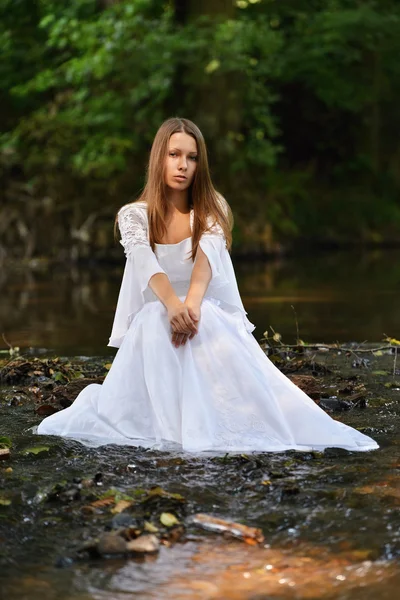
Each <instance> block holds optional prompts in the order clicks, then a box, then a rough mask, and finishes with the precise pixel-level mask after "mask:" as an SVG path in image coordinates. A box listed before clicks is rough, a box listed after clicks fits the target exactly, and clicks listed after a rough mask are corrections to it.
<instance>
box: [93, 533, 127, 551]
mask: <svg viewBox="0 0 400 600" xmlns="http://www.w3.org/2000/svg"><path fill="white" fill-rule="evenodd" d="M96 550H97V552H98V553H99V554H100V556H104V555H106V554H124V553H125V552H126V550H127V543H126V541H125V540H124V539H123V538H122V537H121V536H120V535H116V534H115V533H105V534H103V535H102V536H101V538H100V539H99V541H98V542H97V546H96Z"/></svg>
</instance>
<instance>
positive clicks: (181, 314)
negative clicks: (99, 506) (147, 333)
mask: <svg viewBox="0 0 400 600" xmlns="http://www.w3.org/2000/svg"><path fill="white" fill-rule="evenodd" d="M167 310H168V320H169V322H170V325H171V329H172V331H173V333H179V334H186V335H192V337H193V336H194V335H196V333H197V320H198V319H197V317H196V315H195V313H194V311H193V310H192V308H191V307H190V306H188V305H187V304H186V303H184V302H181V301H180V300H179V299H177V300H175V301H174V302H173V303H171V304H170V305H168V307H167Z"/></svg>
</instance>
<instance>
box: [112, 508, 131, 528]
mask: <svg viewBox="0 0 400 600" xmlns="http://www.w3.org/2000/svg"><path fill="white" fill-rule="evenodd" d="M134 524H135V519H134V518H133V517H132V516H131V515H129V514H128V513H124V512H122V513H119V514H117V515H115V517H113V518H112V520H111V529H120V528H121V527H132V526H133V525H134Z"/></svg>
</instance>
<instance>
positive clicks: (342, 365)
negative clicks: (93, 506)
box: [0, 354, 400, 600]
mask: <svg viewBox="0 0 400 600" xmlns="http://www.w3.org/2000/svg"><path fill="white" fill-rule="evenodd" d="M370 359H371V363H370V367H369V369H365V370H362V371H357V376H358V377H359V380H360V382H363V383H364V384H365V385H366V387H367V389H368V398H370V399H371V402H370V405H369V406H368V407H367V408H366V409H363V410H361V409H354V410H351V411H349V412H346V413H339V414H338V413H336V414H335V415H334V418H336V419H339V420H341V421H343V422H345V423H347V424H349V425H351V426H353V427H356V428H359V429H362V430H363V431H364V432H365V433H367V434H369V435H371V436H372V437H374V439H376V440H377V442H378V443H379V444H380V449H379V450H376V451H373V452H367V453H361V452H347V451H345V450H340V449H327V450H326V451H325V452H324V453H319V452H304V453H302V452H293V451H289V452H284V453H264V454H262V453H261V454H257V455H254V456H252V455H249V456H246V455H236V456H226V457H207V456H205V457H199V456H197V457H196V456H194V457H190V456H188V455H180V454H177V453H175V454H173V453H167V452H160V451H153V450H148V451H143V450H140V449H135V448H132V447H121V446H115V445H109V446H103V447H101V448H95V449H94V448H86V447H84V446H82V445H81V444H79V443H78V442H75V441H73V440H68V439H61V438H56V437H53V436H40V437H38V436H34V435H32V434H31V433H30V431H29V428H30V427H31V426H32V425H34V424H37V423H38V422H39V421H40V417H38V416H37V415H35V413H34V411H33V409H32V406H31V405H29V404H24V403H23V402H22V403H21V404H18V403H14V404H12V399H13V398H14V399H15V398H16V397H18V389H17V390H16V389H13V388H10V389H4V388H3V390H0V424H1V425H0V433H3V434H4V433H5V432H7V434H8V435H9V436H10V437H11V438H12V440H13V446H12V456H11V458H10V459H9V460H8V461H7V462H6V461H2V462H3V464H0V477H1V480H2V487H1V490H0V500H1V499H2V500H3V503H4V500H7V501H8V503H9V504H8V505H4V504H3V505H2V504H1V502H0V592H1V594H0V595H1V597H4V598H9V599H10V600H17V599H18V600H25V599H26V600H98V599H103V598H104V599H111V598H112V599H113V600H114V599H116V600H122V599H124V600H126V599H127V598H129V599H130V598H134V597H135V598H136V597H139V598H144V599H150V598H151V599H157V600H158V599H164V598H165V599H167V598H171V599H175V600H189V599H199V600H204V599H208V598H209V599H213V598H217V599H219V600H239V599H241V600H261V599H266V598H268V599H278V598H281V599H285V598H288V599H289V598H296V599H304V600H305V599H309V598H315V599H317V598H318V599H320V598H324V599H326V600H376V599H377V598H379V600H381V599H382V600H392V599H394V598H397V592H398V589H399V584H400V573H399V569H398V558H399V556H400V536H399V532H400V512H399V502H400V491H399V484H400V445H399V437H398V433H399V424H400V421H399V419H400V411H399V406H400V403H399V400H400V396H399V394H400V388H397V387H390V388H389V387H387V385H385V384H387V383H388V382H389V383H391V382H392V381H393V379H392V375H391V369H392V367H393V357H392V356H390V355H386V356H380V357H371V356H370ZM324 362H325V364H326V365H327V366H331V367H336V368H338V369H339V371H338V373H337V374H335V375H326V376H325V377H326V381H325V383H326V385H327V386H328V387H332V386H333V387H334V386H335V385H337V383H338V381H341V382H342V383H340V385H343V381H344V380H345V379H346V378H348V377H350V378H351V377H354V369H353V368H352V366H351V359H350V360H349V358H348V357H346V356H344V355H343V354H341V355H330V356H325V358H324ZM377 373H384V374H383V375H382V374H381V375H377ZM335 382H336V383H335ZM372 399H375V400H374V401H372ZM378 399H379V401H378ZM41 444H45V445H47V446H48V450H47V451H45V452H42V453H40V454H38V455H37V456H34V455H32V454H30V455H27V454H25V450H26V449H27V448H28V447H31V446H35V445H41ZM8 465H9V466H11V467H12V470H11V472H7V471H6V470H5V469H6V467H7V466H8ZM96 473H102V479H101V481H100V483H99V487H97V488H89V493H90V494H92V493H93V494H100V493H101V494H104V495H106V496H107V495H108V493H109V492H107V490H112V489H114V490H115V489H117V490H118V491H119V492H121V493H124V494H129V495H134V494H135V492H136V491H137V490H143V489H149V488H151V487H152V486H155V485H156V486H161V488H163V489H165V490H167V491H168V492H172V493H178V494H181V495H182V496H183V497H184V498H185V501H186V502H185V504H184V505H183V507H182V509H181V511H180V512H178V515H179V518H180V519H181V520H182V521H184V520H185V519H186V518H187V517H188V516H190V515H191V514H194V513H197V512H202V513H208V514H211V515H214V516H216V517H219V518H223V519H232V520H235V521H237V522H241V523H245V524H247V525H250V526H255V527H259V528H261V529H262V531H263V533H264V535H265V543H264V544H262V545H261V546H247V545H246V544H245V543H244V542H240V541H233V540H228V539H224V538H222V537H221V536H218V535H215V534H206V533H204V532H200V531H197V532H196V531H194V530H193V529H191V528H190V526H189V527H188V530H187V537H186V538H185V540H184V543H177V544H175V545H172V546H171V547H168V546H164V547H162V548H161V551H160V553H159V554H158V555H157V556H153V557H146V558H145V559H142V558H139V559H135V558H132V557H128V558H123V557H121V556H118V557H115V558H110V557H109V558H102V559H97V560H94V559H90V558H88V557H87V556H86V557H85V556H81V558H78V559H77V557H76V552H77V550H79V548H82V546H83V545H84V544H85V543H86V542H87V541H88V540H90V539H93V538H96V537H97V536H98V535H100V534H102V533H103V532H104V531H106V530H107V528H109V527H110V524H111V521H112V518H113V514H112V510H111V509H112V506H104V507H103V508H102V509H99V510H98V511H95V512H93V513H90V512H89V513H88V512H87V511H85V510H84V507H85V506H86V505H87V504H88V503H89V502H90V501H91V500H93V498H91V499H90V498H89V497H88V496H84V495H83V492H82V497H73V498H72V497H65V498H62V497H61V496H60V497H57V498H53V499H49V497H48V496H47V494H48V493H49V490H51V489H53V486H54V485H55V484H60V485H62V486H65V489H66V490H68V489H70V488H71V487H72V485H73V484H74V482H76V481H78V482H79V481H80V480H81V479H86V478H91V477H93V476H94V474H96ZM150 519H151V520H152V522H153V523H157V522H158V521H157V517H156V514H154V515H153V516H150V517H149V520H150ZM158 523H159V522H158Z"/></svg>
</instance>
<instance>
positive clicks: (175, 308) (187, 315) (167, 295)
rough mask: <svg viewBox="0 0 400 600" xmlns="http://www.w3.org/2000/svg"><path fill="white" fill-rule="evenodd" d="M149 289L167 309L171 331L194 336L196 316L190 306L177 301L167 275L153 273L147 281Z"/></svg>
mask: <svg viewBox="0 0 400 600" xmlns="http://www.w3.org/2000/svg"><path fill="white" fill-rule="evenodd" d="M149 287H150V288H151V289H152V291H153V292H154V293H155V295H156V296H157V297H158V299H159V300H160V301H161V302H162V303H163V304H164V306H165V308H166V309H167V311H168V320H169V322H170V323H171V327H172V329H173V331H174V332H176V333H180V334H187V335H192V336H193V335H195V334H196V333H197V325H196V320H197V319H196V315H195V314H194V311H193V310H192V309H191V307H190V306H188V305H187V304H186V303H183V302H181V300H179V298H178V296H177V295H176V294H175V291H174V288H173V287H172V285H171V282H170V280H169V279H168V277H167V275H166V274H165V273H155V275H153V276H152V277H151V278H150V280H149ZM173 341H174V339H173Z"/></svg>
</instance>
